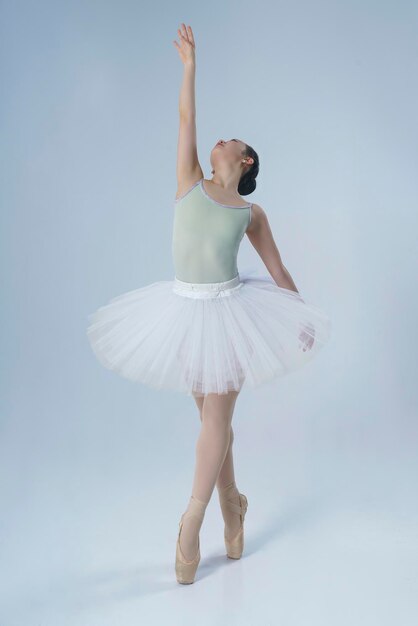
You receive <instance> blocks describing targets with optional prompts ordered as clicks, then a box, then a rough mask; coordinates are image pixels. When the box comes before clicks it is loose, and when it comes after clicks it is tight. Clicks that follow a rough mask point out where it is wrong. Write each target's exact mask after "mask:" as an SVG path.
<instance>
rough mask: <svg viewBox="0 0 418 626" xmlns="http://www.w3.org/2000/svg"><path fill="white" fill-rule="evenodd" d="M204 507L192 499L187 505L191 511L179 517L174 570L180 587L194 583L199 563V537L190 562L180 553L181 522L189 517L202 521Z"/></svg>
mask: <svg viewBox="0 0 418 626" xmlns="http://www.w3.org/2000/svg"><path fill="white" fill-rule="evenodd" d="M205 506H206V505H205V504H204V503H202V502H201V501H199V500H196V499H194V498H193V497H192V498H191V504H190V505H189V509H190V507H191V510H186V511H185V512H184V513H183V515H182V516H181V519H180V522H179V533H178V537H177V544H176V564H175V570H176V578H177V582H178V583H180V584H182V585H190V584H191V583H193V582H194V579H195V575H196V570H197V566H198V565H199V562H200V537H199V536H198V538H197V552H196V556H195V557H194V558H193V559H192V560H191V561H187V559H185V557H184V554H183V552H182V551H181V548H180V534H181V530H182V528H183V521H184V519H186V517H189V516H194V517H197V519H199V520H201V521H203V517H204V508H205Z"/></svg>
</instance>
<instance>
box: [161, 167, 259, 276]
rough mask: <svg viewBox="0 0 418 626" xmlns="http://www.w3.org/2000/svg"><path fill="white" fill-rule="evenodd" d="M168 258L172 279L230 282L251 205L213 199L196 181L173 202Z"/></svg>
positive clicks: (249, 217) (201, 182)
mask: <svg viewBox="0 0 418 626" xmlns="http://www.w3.org/2000/svg"><path fill="white" fill-rule="evenodd" d="M174 207H175V211H174V225H173V240H172V255H173V262H174V271H175V276H176V277H177V278H179V279H180V280H183V281H185V282H191V283H214V282H221V281H225V280H230V279H231V278H234V277H235V276H237V274H238V268H237V256H238V250H239V246H240V243H241V239H242V238H243V236H244V234H245V231H246V230H247V227H248V225H249V223H250V221H251V207H252V204H251V203H249V204H247V205H243V206H242V207H237V206H235V207H234V206H231V205H229V204H221V203H220V202H218V201H217V200H214V199H213V198H212V197H211V196H209V194H208V193H207V191H206V190H205V188H204V186H203V178H201V179H200V180H198V181H197V182H196V183H195V184H194V185H193V186H192V187H191V188H190V189H189V190H188V191H186V193H185V194H183V195H182V196H181V197H180V198H178V199H176V200H175V201H174Z"/></svg>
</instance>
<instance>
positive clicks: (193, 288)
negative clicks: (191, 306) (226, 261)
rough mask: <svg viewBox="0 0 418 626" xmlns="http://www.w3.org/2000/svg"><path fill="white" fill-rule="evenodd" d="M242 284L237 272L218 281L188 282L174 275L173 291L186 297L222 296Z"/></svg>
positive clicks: (227, 294)
mask: <svg viewBox="0 0 418 626" xmlns="http://www.w3.org/2000/svg"><path fill="white" fill-rule="evenodd" d="M242 285H243V282H241V279H240V276H239V274H237V275H236V276H234V278H231V279H230V280H224V281H221V282H219V283H189V282H186V281H184V280H180V279H179V278H177V277H176V276H175V277H174V281H173V291H174V293H177V294H179V295H182V296H186V297H188V298H220V297H221V298H222V297H225V296H229V295H230V294H231V293H233V292H235V291H237V290H238V289H240V288H241V287H242Z"/></svg>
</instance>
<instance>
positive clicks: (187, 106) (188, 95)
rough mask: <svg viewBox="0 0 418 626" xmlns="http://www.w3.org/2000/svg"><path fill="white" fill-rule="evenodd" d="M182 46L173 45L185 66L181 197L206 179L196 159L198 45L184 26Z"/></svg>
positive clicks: (179, 161) (179, 172)
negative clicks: (201, 179) (196, 46)
mask: <svg viewBox="0 0 418 626" xmlns="http://www.w3.org/2000/svg"><path fill="white" fill-rule="evenodd" d="M177 32H178V36H179V38H180V44H178V43H177V41H173V43H174V45H175V46H176V48H177V50H178V53H179V55H180V59H181V61H182V63H183V65H184V72H183V81H182V85H181V90H180V99H179V136H178V144H177V168H176V174H177V193H176V198H177V197H180V196H181V195H183V193H185V192H186V191H188V189H190V187H191V186H192V185H193V184H194V183H195V182H197V181H198V180H199V179H200V178H203V172H202V168H201V167H200V163H199V159H198V156H197V142H196V104H195V76H196V58H195V41H194V36H193V31H192V29H191V26H188V27H187V28H186V26H185V24H183V23H182V24H181V29H180V28H179V29H178V30H177Z"/></svg>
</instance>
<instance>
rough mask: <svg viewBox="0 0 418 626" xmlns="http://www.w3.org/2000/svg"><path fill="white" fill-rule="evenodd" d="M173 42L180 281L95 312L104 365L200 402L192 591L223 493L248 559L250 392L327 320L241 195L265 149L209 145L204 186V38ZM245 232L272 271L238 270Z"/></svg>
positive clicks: (187, 555) (187, 530) (183, 554)
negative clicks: (198, 103)
mask: <svg viewBox="0 0 418 626" xmlns="http://www.w3.org/2000/svg"><path fill="white" fill-rule="evenodd" d="M178 36H179V39H180V43H177V41H174V45H175V46H176V48H177V50H178V53H179V56H180V59H181V61H182V62H183V65H184V74H183V83H182V87H181V93H180V107H179V111H180V130H179V140H178V153H177V185H178V187H177V194H176V198H175V199H174V207H175V211H174V223H173V241H172V253H173V262H174V268H175V276H174V279H173V280H166V281H157V282H154V283H151V284H149V285H145V286H143V287H140V288H138V289H135V290H133V291H130V292H128V293H125V294H122V295H120V296H117V297H116V298H113V299H112V300H111V301H110V302H109V303H108V304H106V305H104V306H102V307H100V308H99V309H98V310H97V311H96V312H95V313H93V314H92V315H90V316H89V319H90V325H89V327H88V330H87V335H88V338H89V341H90V344H91V347H92V349H93V351H94V353H95V354H96V356H97V358H98V359H99V361H100V362H101V363H102V364H103V365H104V366H105V367H107V368H108V369H112V370H114V371H116V372H118V373H119V374H120V375H122V376H124V377H126V378H128V379H130V380H133V381H136V382H140V383H143V384H146V385H148V386H151V387H154V388H156V389H172V390H175V391H181V392H184V393H186V394H187V395H190V396H193V398H194V400H195V402H196V404H197V407H198V410H199V416H200V420H201V430H200V434H199V438H198V440H197V444H196V466H195V471H194V481H193V487H192V493H191V496H190V499H189V502H188V505H187V508H186V510H185V511H184V513H183V514H182V516H181V519H180V522H179V532H178V537H177V544H176V561H175V571H176V577H177V581H178V582H179V583H186V584H187V583H192V582H193V581H194V578H195V573H196V569H197V566H198V564H199V561H200V542H199V532H200V528H201V525H202V522H203V519H204V515H205V511H206V507H207V505H208V503H209V501H210V498H211V496H212V492H213V490H214V488H215V486H216V487H217V489H218V495H219V502H220V506H221V511H222V515H223V518H224V521H225V526H224V541H225V547H226V552H227V555H228V556H229V557H230V558H235V559H239V558H240V557H241V554H242V551H243V546H244V527H243V523H244V517H245V514H246V511H247V506H248V501H247V498H246V496H245V495H244V494H242V493H240V492H239V490H238V488H237V486H236V483H235V475H234V464H233V456H232V443H233V430H232V427H231V423H232V416H233V412H234V407H235V403H236V399H237V397H238V394H239V392H240V390H241V388H242V386H243V384H244V382H245V383H246V384H247V385H248V386H249V387H256V386H259V385H260V384H262V383H264V382H267V381H269V380H271V379H273V378H275V377H280V376H284V375H286V374H288V373H290V372H292V371H295V370H296V369H298V368H300V367H302V366H303V365H304V364H305V363H307V362H308V361H309V360H310V359H312V358H313V356H314V355H315V354H316V353H317V352H318V350H320V349H321V347H322V346H323V345H324V344H325V343H326V342H327V341H328V338H329V335H330V331H331V321H330V319H329V317H328V316H327V315H326V314H325V313H324V312H322V311H321V310H320V309H318V308H317V307H316V306H314V305H313V304H312V303H308V302H306V301H305V300H303V299H302V298H301V296H300V294H299V292H298V290H297V288H296V285H295V283H294V282H293V280H292V278H291V276H290V274H289V272H288V271H287V269H286V268H285V267H284V265H283V262H282V259H281V257H280V254H279V251H278V249H277V246H276V244H275V241H274V239H273V236H272V233H271V229H270V226H269V222H268V219H267V215H266V213H265V211H264V210H263V209H262V207H261V206H260V205H258V204H255V203H251V202H245V200H243V198H242V197H241V196H246V195H248V194H250V193H251V192H252V191H254V189H255V187H256V181H255V179H256V177H257V174H258V171H259V159H258V156H257V153H256V152H255V151H254V150H253V149H252V148H251V147H250V146H248V145H247V144H246V143H245V142H243V141H242V140H239V139H230V140H228V141H224V140H219V141H218V142H217V143H216V145H215V146H214V148H213V149H212V152H211V156H210V160H211V164H212V168H213V169H212V174H213V176H212V178H211V179H205V178H204V175H203V171H202V169H201V167H200V164H199V160H198V155H197V148H196V124H195V120H196V112H195V95H194V83H195V41H194V36H193V32H192V29H191V27H190V26H188V27H187V28H186V26H185V25H184V24H182V25H181V29H178ZM244 234H246V235H247V236H248V238H249V240H250V242H251V243H252V245H253V246H254V248H255V249H256V251H257V252H258V254H259V255H260V257H261V259H262V261H263V262H264V264H265V266H266V268H267V270H268V272H269V274H268V275H263V276H258V277H257V276H254V275H253V274H254V273H253V272H251V273H249V272H246V273H241V274H240V273H239V272H238V268H237V255H238V250H239V246H240V242H241V240H242V238H243V236H244Z"/></svg>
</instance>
